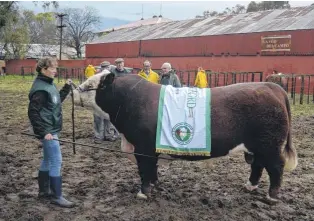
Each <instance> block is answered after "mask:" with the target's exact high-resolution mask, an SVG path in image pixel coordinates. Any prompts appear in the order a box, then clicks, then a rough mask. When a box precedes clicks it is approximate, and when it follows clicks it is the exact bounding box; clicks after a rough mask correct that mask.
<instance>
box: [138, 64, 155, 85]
mask: <svg viewBox="0 0 314 221" xmlns="http://www.w3.org/2000/svg"><path fill="white" fill-rule="evenodd" d="M138 75H139V76H140V77H142V78H144V79H146V80H148V81H150V82H152V83H155V84H158V82H159V75H158V74H157V73H156V72H154V71H153V70H152V64H151V63H150V61H148V60H146V61H144V63H143V69H142V70H141V71H140V72H138Z"/></svg>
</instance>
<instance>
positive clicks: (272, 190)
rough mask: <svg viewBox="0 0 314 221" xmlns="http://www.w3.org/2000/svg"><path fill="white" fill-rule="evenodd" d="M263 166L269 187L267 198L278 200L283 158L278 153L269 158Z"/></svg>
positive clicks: (273, 200)
mask: <svg viewBox="0 0 314 221" xmlns="http://www.w3.org/2000/svg"><path fill="white" fill-rule="evenodd" d="M265 168H266V170H267V172H268V175H269V180H270V187H269V192H268V196H267V198H268V200H270V201H272V202H278V196H277V195H278V192H279V189H280V186H281V182H282V175H283V168H284V160H283V159H282V157H281V156H280V155H279V154H278V156H277V157H274V158H273V159H272V160H269V161H268V162H267V164H266V165H265Z"/></svg>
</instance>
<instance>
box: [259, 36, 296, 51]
mask: <svg viewBox="0 0 314 221" xmlns="http://www.w3.org/2000/svg"><path fill="white" fill-rule="evenodd" d="M290 49H291V35H275V36H263V37H261V51H262V52H263V51H272V52H276V51H290Z"/></svg>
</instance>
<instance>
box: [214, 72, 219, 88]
mask: <svg viewBox="0 0 314 221" xmlns="http://www.w3.org/2000/svg"><path fill="white" fill-rule="evenodd" d="M218 77H219V72H216V73H215V87H217V85H218V80H217V79H218Z"/></svg>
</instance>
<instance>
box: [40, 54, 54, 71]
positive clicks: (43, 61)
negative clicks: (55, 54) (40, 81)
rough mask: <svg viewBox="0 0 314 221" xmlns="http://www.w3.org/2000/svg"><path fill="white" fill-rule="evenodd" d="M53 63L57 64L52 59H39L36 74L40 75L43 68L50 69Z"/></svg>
mask: <svg viewBox="0 0 314 221" xmlns="http://www.w3.org/2000/svg"><path fill="white" fill-rule="evenodd" d="M54 62H57V61H56V58H52V57H46V58H41V59H39V60H38V62H37V65H36V72H38V73H40V72H41V69H43V68H45V69H47V68H49V67H52V66H53V63H54Z"/></svg>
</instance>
